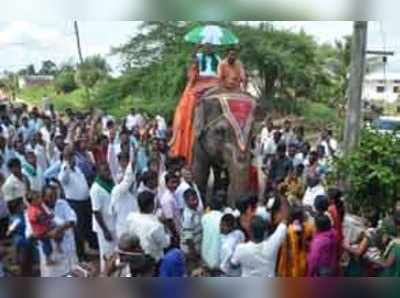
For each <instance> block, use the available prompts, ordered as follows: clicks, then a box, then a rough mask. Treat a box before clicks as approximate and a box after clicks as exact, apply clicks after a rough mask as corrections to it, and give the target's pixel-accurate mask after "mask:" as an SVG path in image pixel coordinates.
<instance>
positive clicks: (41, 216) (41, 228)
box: [27, 192, 62, 266]
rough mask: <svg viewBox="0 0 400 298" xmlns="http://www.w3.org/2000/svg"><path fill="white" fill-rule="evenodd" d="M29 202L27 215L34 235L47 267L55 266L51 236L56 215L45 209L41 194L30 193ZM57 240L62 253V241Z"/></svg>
mask: <svg viewBox="0 0 400 298" xmlns="http://www.w3.org/2000/svg"><path fill="white" fill-rule="evenodd" d="M28 202H29V206H28V209H27V215H28V220H29V223H30V224H31V227H32V232H33V235H34V236H35V238H36V239H37V240H38V241H39V242H40V243H41V245H42V249H43V253H44V255H45V257H46V263H47V265H49V266H51V265H54V264H55V261H54V260H53V259H52V258H51V255H52V253H53V247H52V243H51V239H50V236H49V234H50V232H51V231H52V230H53V229H54V228H55V223H54V221H53V218H54V215H53V214H51V213H50V212H49V211H48V210H47V209H46V208H45V207H44V205H43V202H42V199H41V197H40V194H39V193H37V192H31V193H30V195H29V196H28ZM55 240H56V244H57V249H58V251H60V252H61V247H60V244H61V240H62V239H55Z"/></svg>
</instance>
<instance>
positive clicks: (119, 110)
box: [18, 85, 176, 119]
mask: <svg viewBox="0 0 400 298" xmlns="http://www.w3.org/2000/svg"><path fill="white" fill-rule="evenodd" d="M45 96H47V97H49V98H50V99H51V102H52V103H53V104H54V106H55V108H56V109H57V110H65V109H66V108H71V109H73V110H80V111H82V110H87V109H89V108H91V107H95V108H100V109H102V110H103V111H104V112H106V113H109V114H111V115H113V116H115V117H117V118H122V117H124V116H125V115H126V114H127V113H128V111H129V110H130V109H131V108H132V107H134V108H136V109H139V110H142V111H143V112H146V113H148V114H150V115H157V114H161V115H163V116H165V117H166V118H167V119H171V118H172V116H173V113H174V111H175V107H176V100H175V99H169V100H162V101H161V100H148V99H142V98H137V97H135V96H133V95H131V96H128V97H126V98H122V99H118V98H114V99H112V100H111V99H109V100H106V99H99V98H95V96H92V97H93V98H92V99H91V100H90V101H88V100H87V99H86V96H85V92H84V90H83V89H77V90H75V91H73V92H72V93H69V94H57V93H56V92H55V90H54V88H53V87H52V86H51V85H47V86H33V87H29V88H25V89H22V90H20V92H19V93H18V98H20V99H22V100H24V101H25V102H27V103H28V104H31V105H35V106H39V107H40V106H41V105H42V99H43V97H45Z"/></svg>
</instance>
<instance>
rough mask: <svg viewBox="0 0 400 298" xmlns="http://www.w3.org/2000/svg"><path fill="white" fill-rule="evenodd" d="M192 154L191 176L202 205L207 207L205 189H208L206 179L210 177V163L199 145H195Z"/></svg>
mask: <svg viewBox="0 0 400 298" xmlns="http://www.w3.org/2000/svg"><path fill="white" fill-rule="evenodd" d="M193 149H194V152H193V166H192V169H193V175H194V180H195V182H196V185H197V187H198V188H199V191H200V193H201V199H202V201H203V204H204V205H205V206H207V205H208V204H207V189H208V178H209V176H210V162H209V158H208V156H207V154H206V152H204V150H203V148H201V146H200V144H198V143H196V144H195V146H194V148H193Z"/></svg>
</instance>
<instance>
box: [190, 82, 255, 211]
mask: <svg viewBox="0 0 400 298" xmlns="http://www.w3.org/2000/svg"><path fill="white" fill-rule="evenodd" d="M255 108H256V102H255V100H254V99H253V98H252V97H251V96H250V95H249V94H247V93H244V92H240V91H233V92H232V91H229V90H227V89H224V88H221V87H216V88H214V89H211V90H209V91H208V92H206V93H205V94H204V95H203V96H202V97H201V98H200V99H199V103H198V105H197V107H196V109H195V112H194V144H193V172H194V175H195V180H196V183H197V185H198V187H199V190H200V192H202V194H203V196H204V197H205V194H206V193H207V186H208V185H207V184H208V180H209V174H210V170H211V169H214V173H215V169H221V168H224V169H226V170H227V174H228V180H229V186H228V204H229V205H230V206H232V207H233V206H234V205H235V202H236V200H237V199H238V198H240V197H241V196H243V195H248V194H249V193H248V191H249V169H250V165H251V148H250V146H251V134H252V129H253V122H254V113H255Z"/></svg>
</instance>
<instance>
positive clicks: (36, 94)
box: [18, 85, 90, 110]
mask: <svg viewBox="0 0 400 298" xmlns="http://www.w3.org/2000/svg"><path fill="white" fill-rule="evenodd" d="M45 96H47V97H49V98H50V99H51V102H52V103H53V104H54V107H55V108H56V109H57V110H65V109H66V108H71V109H73V110H82V109H88V108H89V107H90V105H89V103H88V101H87V100H86V97H85V92H84V91H83V89H77V90H75V91H73V92H72V93H69V94H57V93H56V92H55V90H54V88H53V87H52V86H51V85H46V86H33V87H29V88H24V89H22V90H20V92H19V93H18V98H20V99H22V100H24V101H25V102H27V103H28V104H31V105H35V106H41V104H42V99H43V97H45Z"/></svg>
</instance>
